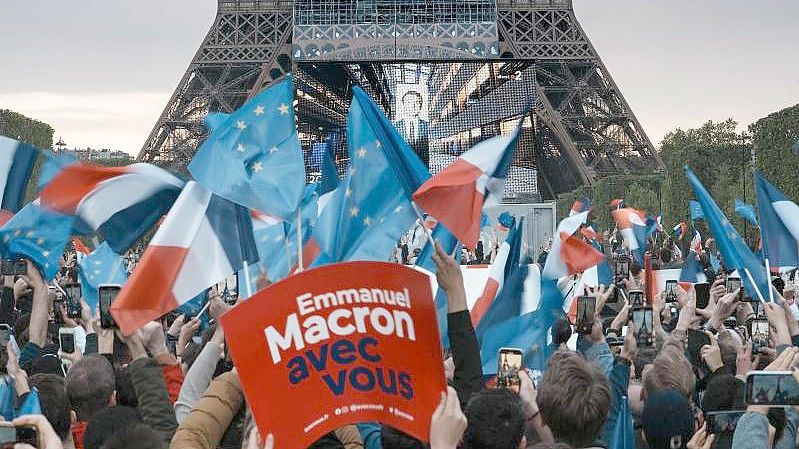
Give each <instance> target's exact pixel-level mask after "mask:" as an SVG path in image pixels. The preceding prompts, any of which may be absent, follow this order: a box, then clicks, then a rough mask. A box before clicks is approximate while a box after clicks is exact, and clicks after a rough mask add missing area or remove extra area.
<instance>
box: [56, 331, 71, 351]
mask: <svg viewBox="0 0 799 449" xmlns="http://www.w3.org/2000/svg"><path fill="white" fill-rule="evenodd" d="M58 344H59V346H60V348H61V352H66V353H67V354H72V353H73V352H75V329H72V328H69V327H62V328H60V329H58Z"/></svg>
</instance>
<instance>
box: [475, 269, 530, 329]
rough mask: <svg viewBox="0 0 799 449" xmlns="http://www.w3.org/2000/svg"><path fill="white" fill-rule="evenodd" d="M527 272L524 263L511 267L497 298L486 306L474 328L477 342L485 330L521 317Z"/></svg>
mask: <svg viewBox="0 0 799 449" xmlns="http://www.w3.org/2000/svg"><path fill="white" fill-rule="evenodd" d="M528 271H529V268H528V265H527V264H526V263H516V264H515V266H514V267H511V271H510V275H509V276H508V279H506V282H504V283H503V285H502V289H501V290H500V291H499V293H498V294H497V297H496V298H495V299H494V301H492V302H491V305H489V306H488V310H486V312H485V314H483V316H482V318H481V319H480V321H479V322H478V323H477V326H476V327H475V333H476V335H477V339H478V341H479V340H481V339H482V337H483V335H484V334H485V331H486V330H487V329H489V328H491V327H492V326H494V325H496V324H498V323H500V322H502V321H505V320H507V319H510V318H514V317H517V316H519V315H521V310H522V296H523V293H524V281H525V280H526V279H527V273H528Z"/></svg>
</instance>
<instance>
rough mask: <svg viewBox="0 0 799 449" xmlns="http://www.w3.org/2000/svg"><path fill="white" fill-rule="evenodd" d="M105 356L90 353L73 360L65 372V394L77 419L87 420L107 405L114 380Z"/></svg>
mask: <svg viewBox="0 0 799 449" xmlns="http://www.w3.org/2000/svg"><path fill="white" fill-rule="evenodd" d="M114 377H115V376H114V368H113V367H111V364H110V363H109V362H108V360H106V359H105V357H103V356H101V355H97V354H92V355H88V356H85V357H83V358H82V359H80V360H78V361H77V362H75V364H73V365H72V368H70V370H69V372H68V373H67V382H66V388H67V396H68V397H69V402H70V404H72V410H74V411H75V413H77V415H78V421H87V420H88V419H89V418H91V416H92V415H93V414H95V413H96V412H97V411H99V410H100V409H102V408H103V407H105V406H106V405H108V400H109V399H110V398H111V394H112V393H113V392H114V388H115V386H116V380H115V378H114Z"/></svg>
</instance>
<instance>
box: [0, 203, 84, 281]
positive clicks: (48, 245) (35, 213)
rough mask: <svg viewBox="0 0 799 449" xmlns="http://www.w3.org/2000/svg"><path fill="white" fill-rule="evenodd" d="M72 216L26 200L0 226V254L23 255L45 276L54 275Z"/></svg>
mask: <svg viewBox="0 0 799 449" xmlns="http://www.w3.org/2000/svg"><path fill="white" fill-rule="evenodd" d="M74 222H75V219H74V218H73V217H72V216H70V215H63V214H59V213H56V212H52V211H49V210H45V209H43V208H41V207H40V206H39V205H38V204H36V203H35V202H34V203H29V204H27V205H26V206H25V207H23V208H22V210H20V211H19V212H17V214H16V215H14V217H12V218H11V220H9V221H8V222H7V223H6V224H5V225H4V226H3V227H2V228H0V252H2V255H3V257H5V258H9V259H13V258H16V257H23V258H25V259H28V260H30V261H31V262H33V263H34V264H35V265H36V266H37V267H38V268H39V270H40V271H41V272H42V276H43V277H44V279H45V280H47V281H50V280H52V279H54V278H55V276H56V274H57V273H58V270H59V269H60V268H61V255H62V254H63V253H64V248H66V246H67V242H69V237H70V234H71V231H72V225H73V223H74Z"/></svg>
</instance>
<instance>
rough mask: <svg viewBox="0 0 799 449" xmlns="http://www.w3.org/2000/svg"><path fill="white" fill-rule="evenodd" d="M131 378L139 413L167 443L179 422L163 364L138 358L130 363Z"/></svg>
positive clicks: (147, 358)
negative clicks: (168, 390) (162, 369)
mask: <svg viewBox="0 0 799 449" xmlns="http://www.w3.org/2000/svg"><path fill="white" fill-rule="evenodd" d="M128 369H129V370H130V380H131V382H132V383H133V389H134V390H135V391H136V399H137V400H138V403H139V405H138V410H139V415H141V418H142V421H144V423H145V424H147V425H148V426H150V428H152V429H153V430H154V431H155V432H156V433H157V434H158V435H159V436H160V437H161V438H162V439H163V440H164V441H165V442H166V443H169V440H171V439H172V435H174V434H175V429H177V427H178V423H177V421H176V420H175V410H174V408H173V407H172V401H171V400H170V399H169V393H168V392H167V385H166V381H165V380H164V376H163V373H162V371H161V365H159V364H158V362H156V361H155V360H153V359H151V358H149V357H146V358H141V359H136V360H134V361H133V362H131V363H130V365H128Z"/></svg>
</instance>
